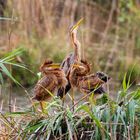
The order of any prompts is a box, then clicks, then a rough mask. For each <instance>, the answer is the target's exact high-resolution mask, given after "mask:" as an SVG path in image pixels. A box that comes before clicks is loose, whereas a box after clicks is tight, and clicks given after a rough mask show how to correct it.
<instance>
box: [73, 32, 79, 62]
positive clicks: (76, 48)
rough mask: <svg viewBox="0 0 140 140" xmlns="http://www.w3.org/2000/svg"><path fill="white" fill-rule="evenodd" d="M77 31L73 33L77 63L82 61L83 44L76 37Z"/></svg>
mask: <svg viewBox="0 0 140 140" xmlns="http://www.w3.org/2000/svg"><path fill="white" fill-rule="evenodd" d="M76 34H77V31H75V32H73V33H72V42H73V46H74V55H75V59H76V60H77V61H80V60H81V44H80V42H79V41H78V39H77V37H76Z"/></svg>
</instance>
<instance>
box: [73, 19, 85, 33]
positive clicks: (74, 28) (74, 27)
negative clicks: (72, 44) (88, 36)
mask: <svg viewBox="0 0 140 140" xmlns="http://www.w3.org/2000/svg"><path fill="white" fill-rule="evenodd" d="M83 20H84V18H81V19H80V20H79V21H78V22H77V23H76V24H75V25H73V26H72V28H71V30H70V33H72V32H73V31H74V30H76V29H77V28H78V27H79V25H80V24H81V23H82V22H83Z"/></svg>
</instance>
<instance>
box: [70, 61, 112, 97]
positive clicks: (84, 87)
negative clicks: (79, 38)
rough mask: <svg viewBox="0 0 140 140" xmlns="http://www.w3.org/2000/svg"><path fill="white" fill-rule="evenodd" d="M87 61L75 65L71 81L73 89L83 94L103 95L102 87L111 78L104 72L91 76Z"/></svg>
mask: <svg viewBox="0 0 140 140" xmlns="http://www.w3.org/2000/svg"><path fill="white" fill-rule="evenodd" d="M85 62H86V61H81V63H76V64H74V66H73V68H72V70H71V73H70V76H69V80H70V84H71V86H72V87H76V88H78V90H80V91H81V92H82V93H86V94H88V93H90V92H92V91H93V92H94V93H95V94H103V93H104V92H105V91H104V88H103V87H102V85H103V84H105V83H106V82H107V81H108V80H109V79H110V77H108V76H107V75H106V74H104V73H103V72H97V73H96V74H89V75H88V73H89V71H90V67H89V64H88V63H87V62H86V63H85Z"/></svg>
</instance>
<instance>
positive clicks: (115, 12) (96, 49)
mask: <svg viewBox="0 0 140 140" xmlns="http://www.w3.org/2000/svg"><path fill="white" fill-rule="evenodd" d="M11 11H13V17H14V19H15V18H16V21H15V23H14V24H13V26H12V27H13V31H14V32H13V35H12V37H11V44H12V45H11V46H13V47H19V46H24V47H26V48H27V50H28V52H29V54H30V55H29V56H28V57H29V60H31V61H28V60H27V63H28V62H30V64H29V65H37V66H38V65H39V63H40V62H41V61H42V60H43V59H44V56H46V57H51V58H52V59H53V60H54V59H55V61H59V62H61V61H62V60H63V58H64V56H65V55H66V54H67V53H69V52H70V50H72V48H71V47H70V46H69V45H68V44H69V43H67V42H68V41H69V37H68V36H69V35H68V31H69V28H70V26H71V25H73V24H74V22H76V21H78V20H79V19H80V18H81V17H84V21H85V22H84V24H83V26H82V27H81V29H80V31H81V33H80V34H81V36H80V40H81V44H82V51H83V57H86V58H87V59H88V60H90V61H91V62H92V63H93V62H94V66H93V67H94V71H97V70H102V71H108V72H109V73H110V75H111V76H112V77H113V79H114V81H113V82H114V83H113V82H112V83H113V85H116V83H117V82H118V81H122V80H123V78H122V77H123V75H124V72H123V71H127V70H129V69H131V67H132V65H133V64H135V63H136V67H135V71H134V73H133V76H132V77H133V79H132V80H131V81H136V82H137V81H138V80H139V77H140V74H139V71H137V69H139V65H140V63H139V62H140V61H139V60H140V57H139V56H140V53H139V52H140V47H139V46H140V41H139V35H140V30H139V18H140V10H139V2H135V1H133V0H128V1H127V2H126V1H123V0H119V1H117V2H116V1H113V0H112V1H110V0H107V1H106V3H104V2H103V1H99V0H95V1H93V0H79V1H77V0H75V1H71V0H61V1H57V0H53V1H52V0H32V1H19V0H13V1H7V8H6V10H5V17H11V13H12V12H11ZM3 22H4V23H5V25H3ZM3 22H2V23H1V27H2V28H1V29H2V32H1V33H2V39H1V40H4V39H3V38H6V34H7V31H8V28H9V21H3ZM3 43H4V42H3ZM3 43H1V46H3ZM58 51H59V53H57V52H58ZM25 60H26V58H25ZM34 62H36V63H34ZM37 66H36V67H35V69H36V71H37ZM25 80H27V79H25ZM31 84H32V83H31ZM113 88H115V86H114V87H113Z"/></svg>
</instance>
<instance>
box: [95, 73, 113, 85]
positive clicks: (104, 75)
mask: <svg viewBox="0 0 140 140" xmlns="http://www.w3.org/2000/svg"><path fill="white" fill-rule="evenodd" d="M96 75H97V76H98V77H99V78H100V79H101V80H103V81H104V82H107V81H108V80H110V79H111V77H109V76H108V75H107V74H105V73H103V72H100V71H99V72H97V73H96Z"/></svg>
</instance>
